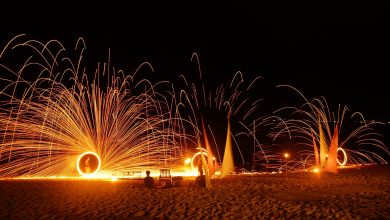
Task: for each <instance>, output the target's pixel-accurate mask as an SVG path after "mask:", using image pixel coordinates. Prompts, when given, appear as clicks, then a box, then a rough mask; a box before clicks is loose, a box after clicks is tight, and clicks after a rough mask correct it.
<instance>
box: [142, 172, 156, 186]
mask: <svg viewBox="0 0 390 220" xmlns="http://www.w3.org/2000/svg"><path fill="white" fill-rule="evenodd" d="M144 184H145V186H146V187H147V188H153V185H154V180H153V177H151V176H150V171H149V170H147V171H146V177H145V178H144Z"/></svg>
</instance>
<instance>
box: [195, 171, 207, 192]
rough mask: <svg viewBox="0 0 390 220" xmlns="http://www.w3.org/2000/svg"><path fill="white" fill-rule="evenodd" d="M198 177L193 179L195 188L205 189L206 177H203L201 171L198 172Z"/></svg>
mask: <svg viewBox="0 0 390 220" xmlns="http://www.w3.org/2000/svg"><path fill="white" fill-rule="evenodd" d="M199 174H200V175H199V176H198V177H196V179H195V186H197V187H202V188H204V187H206V177H205V175H203V170H199Z"/></svg>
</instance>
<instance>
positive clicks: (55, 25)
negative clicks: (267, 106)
mask: <svg viewBox="0 0 390 220" xmlns="http://www.w3.org/2000/svg"><path fill="white" fill-rule="evenodd" d="M238 2H239V1H237V2H236V3H224V4H217V3H215V4H213V5H210V4H200V3H197V4H188V5H184V4H183V5H179V4H173V3H172V4H165V3H164V4H160V5H158V4H155V3H153V4H152V3H143V4H139V5H131V4H129V5H126V4H127V3H126V4H124V5H113V4H111V5H98V4H96V5H94V6H88V7H85V6H80V5H60V4H59V5H57V6H55V7H54V8H52V9H43V8H41V9H32V8H29V7H25V9H23V10H21V9H20V8H17V9H15V11H12V9H10V10H7V12H9V13H5V14H4V13H3V14H2V15H1V22H2V25H1V30H0V39H1V45H4V44H5V42H6V41H7V40H9V39H10V38H11V37H12V36H14V35H16V34H19V33H26V34H28V35H29V36H31V38H35V39H37V40H42V41H46V40H49V39H58V40H60V41H62V42H64V43H65V45H67V46H68V47H73V45H74V43H75V41H76V39H77V38H78V37H83V38H84V39H85V40H86V43H87V61H88V62H89V63H92V66H93V67H94V65H95V64H96V63H97V61H105V59H106V57H107V51H108V48H111V58H112V61H113V63H114V64H115V65H116V66H118V67H120V68H122V69H125V70H128V71H129V72H131V71H133V70H134V69H135V68H136V66H138V65H139V64H140V63H142V62H144V61H149V62H151V63H152V64H153V66H154V67H155V69H156V75H157V76H158V77H161V78H162V79H164V78H168V79H171V78H175V77H177V75H178V74H182V73H185V72H188V70H189V69H194V65H193V64H191V62H190V57H191V54H192V52H197V53H198V54H199V55H200V60H201V64H202V69H203V71H204V74H205V75H206V78H207V80H210V81H213V82H214V81H221V80H223V83H226V82H229V80H230V79H231V78H232V75H233V74H234V73H235V72H236V71H238V70H241V71H242V72H243V73H244V75H245V76H247V77H248V78H251V77H252V76H255V75H261V76H263V77H265V78H266V80H267V82H269V83H270V84H272V85H277V84H290V85H293V86H295V87H296V88H298V89H299V90H300V91H302V92H303V93H304V94H305V95H306V96H307V97H309V98H312V97H317V96H320V95H323V96H325V97H326V99H327V100H328V101H329V102H330V103H332V104H334V105H337V104H342V105H347V106H349V107H350V108H351V109H352V110H353V111H360V112H362V113H363V114H364V115H366V116H367V118H369V119H377V120H384V121H390V117H389V112H390V107H389V106H390V105H388V101H389V100H390V93H389V92H388V87H387V85H388V80H387V79H386V78H387V74H388V73H389V72H390V71H389V65H388V56H387V54H388V52H389V51H390V50H389V49H390V47H389V39H390V36H389V34H388V31H387V29H388V28H387V27H388V23H387V22H386V20H387V19H386V17H385V7H383V6H382V5H373V4H371V5H367V4H362V5H358V4H355V5H331V6H326V5H321V6H314V5H291V6H290V5H285V6H283V7H280V6H277V7H272V8H269V7H268V6H265V5H258V3H256V4H254V3H253V4H246V3H238ZM62 10H63V11H62ZM286 92H291V91H288V90H286Z"/></svg>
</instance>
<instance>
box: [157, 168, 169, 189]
mask: <svg viewBox="0 0 390 220" xmlns="http://www.w3.org/2000/svg"><path fill="white" fill-rule="evenodd" d="M158 184H159V185H160V186H164V187H171V186H172V176H171V170H170V169H161V170H160V177H159V179H158Z"/></svg>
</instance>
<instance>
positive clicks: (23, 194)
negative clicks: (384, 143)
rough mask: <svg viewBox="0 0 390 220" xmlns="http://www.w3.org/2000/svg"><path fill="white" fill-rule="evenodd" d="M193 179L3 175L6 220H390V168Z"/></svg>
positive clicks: (1, 206)
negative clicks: (208, 184)
mask: <svg viewBox="0 0 390 220" xmlns="http://www.w3.org/2000/svg"><path fill="white" fill-rule="evenodd" d="M155 180H156V181H157V180H158V179H157V178H155ZM192 181H193V180H186V181H184V182H183V186H181V187H171V188H167V189H156V188H155V189H147V188H145V187H143V185H142V181H140V180H132V181H128V180H122V181H121V180H119V181H117V182H111V181H97V180H90V181H85V180H83V181H81V180H2V181H0V219H38V218H39V219H390V184H389V183H390V168H389V167H386V166H381V167H378V166H376V167H369V168H360V169H343V170H340V173H339V174H337V175H336V174H329V173H320V174H315V173H311V172H302V173H288V174H287V176H286V175H285V174H276V175H271V174H262V175H232V176H229V177H227V178H225V179H222V180H221V181H219V180H213V181H212V182H213V187H212V188H211V189H201V188H195V187H192V186H188V185H189V183H192Z"/></svg>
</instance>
